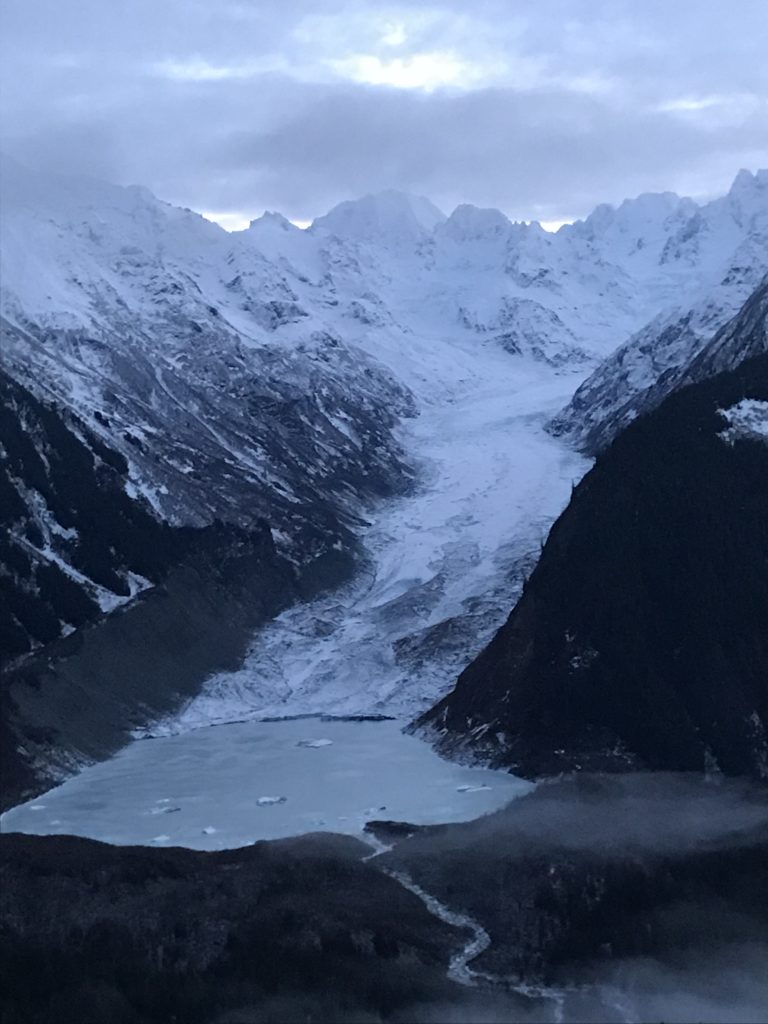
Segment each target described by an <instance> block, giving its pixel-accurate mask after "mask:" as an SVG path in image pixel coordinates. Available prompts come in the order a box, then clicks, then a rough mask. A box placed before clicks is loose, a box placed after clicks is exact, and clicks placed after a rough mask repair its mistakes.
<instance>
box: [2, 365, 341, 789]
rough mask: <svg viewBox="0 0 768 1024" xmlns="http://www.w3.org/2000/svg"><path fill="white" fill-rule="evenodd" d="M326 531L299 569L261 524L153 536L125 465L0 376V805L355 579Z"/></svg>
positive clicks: (121, 735)
mask: <svg viewBox="0 0 768 1024" xmlns="http://www.w3.org/2000/svg"><path fill="white" fill-rule="evenodd" d="M336 529H337V531H338V535H339V536H343V537H345V539H346V547H342V546H341V545H340V550H335V549H332V548H331V549H329V550H326V551H325V553H324V554H323V555H322V556H320V557H318V558H316V559H315V560H314V562H312V563H310V564H308V565H305V566H299V567H297V566H296V565H293V564H291V563H290V562H289V561H288V560H287V559H286V558H285V557H281V556H280V555H279V554H278V552H277V551H276V549H275V545H274V543H273V540H272V535H271V531H270V529H269V526H268V525H267V524H266V523H265V522H264V521H261V520H258V519H254V521H253V522H252V523H251V524H250V526H249V527H247V528H244V527H238V526H235V525H233V524H231V523H230V524H222V523H221V522H214V523H212V524H210V525H208V526H206V527H202V528H200V527H191V526H174V525H171V524H169V523H168V522H164V521H163V520H162V519H160V517H159V516H158V515H157V514H155V513H154V511H153V510H152V508H151V506H150V505H149V504H148V503H147V502H146V501H145V500H143V499H142V498H141V497H139V496H131V494H130V493H129V486H128V466H127V462H126V460H125V458H124V457H123V455H121V454H120V453H119V452H117V451H115V450H114V449H112V448H110V447H108V446H107V445H106V444H104V443H103V442H102V441H100V440H99V439H98V438H97V437H96V435H95V434H94V433H93V432H92V431H90V430H89V429H88V428H87V427H86V426H85V424H84V423H83V422H82V421H81V420H79V419H78V418H77V417H76V416H73V415H72V414H68V413H66V412H65V411H63V410H61V409H59V408H57V407H55V406H53V405H51V404H48V403H45V402H42V401H40V400H39V399H37V398H36V397H35V396H34V395H32V394H31V393H30V392H29V391H28V390H27V389H26V388H24V387H22V386H21V385H19V384H17V383H15V382H14V381H12V380H11V379H10V378H8V377H7V376H6V375H4V374H3V373H2V372H0V709H1V710H2V718H1V719H0V739H1V740H2V742H1V743H0V771H1V773H2V774H1V781H2V796H1V797H0V804H1V805H2V806H3V807H7V806H9V805H11V804H13V803H16V802H18V801H19V800H21V799H23V798H25V797H29V796H32V795H34V794H35V793H36V792H40V791H41V790H42V789H46V788H48V787H49V786H50V785H52V784H54V783H55V782H56V781H60V779H61V778H62V777H64V776H66V775H67V774H71V772H72V771H73V770H75V769H76V768H77V767H78V766H81V765H82V764H83V763H88V762H90V761H92V760H95V759H99V758H103V757H106V756H108V755H109V754H111V753H113V752H114V751H115V750H117V749H119V748H120V747H121V746H122V745H123V744H124V743H125V742H127V741H128V739H129V736H130V730H131V729H133V728H136V727H138V726H141V725H145V724H146V723H147V722H148V721H149V720H150V719H151V718H152V717H153V716H159V715H162V714H167V713H168V712H170V711H172V710H174V709H175V708H177V707H178V705H179V703H180V702H181V701H182V700H183V699H184V697H185V696H190V695H193V694H195V693H196V692H197V690H198V689H199V687H200V685H201V684H202V682H203V679H204V678H205V677H206V676H207V675H208V674H209V673H211V672H212V671H215V670H217V669H227V668H234V667H236V666H237V665H238V664H239V663H240V660H241V659H242V657H243V655H244V653H245V649H246V645H247V642H248V639H249V637H250V636H251V634H252V631H253V629H254V628H256V627H257V626H258V625H260V624H261V623H263V622H264V621H265V620H266V619H268V618H270V617H271V616H273V615H274V614H276V613H277V612H279V611H281V610H282V609H283V608H285V607H286V606H287V605H288V604H290V603H292V602H293V601H295V600H298V599H300V598H302V597H308V596H311V595H312V594H313V593H315V592H316V591H317V590H318V589H320V588H322V587H324V586H332V585H334V584H336V583H338V582H339V581H340V580H341V579H343V578H344V577H345V576H346V575H348V574H349V573H350V572H351V571H352V569H353V567H354V564H355V558H354V548H355V546H354V542H353V541H352V538H351V535H349V533H348V531H345V530H344V528H343V527H341V526H340V525H338V524H337V525H336Z"/></svg>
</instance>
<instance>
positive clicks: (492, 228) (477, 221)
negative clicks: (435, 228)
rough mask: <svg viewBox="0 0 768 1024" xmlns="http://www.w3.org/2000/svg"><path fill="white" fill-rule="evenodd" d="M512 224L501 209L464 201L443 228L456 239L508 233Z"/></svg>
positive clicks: (463, 239)
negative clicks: (473, 204)
mask: <svg viewBox="0 0 768 1024" xmlns="http://www.w3.org/2000/svg"><path fill="white" fill-rule="evenodd" d="M511 226H512V224H511V222H510V220H509V218H508V217H506V216H505V215H504V214H503V213H502V212H501V210H496V209H493V208H482V207H478V206H472V205H470V204H469V203H462V204H461V206H457V207H456V209H455V210H454V211H453V213H452V214H451V215H450V217H449V218H448V219H447V220H446V221H445V223H444V225H443V230H444V232H445V234H446V235H447V236H448V237H449V238H452V239H453V240H454V241H457V242H459V241H465V240H467V239H470V238H487V237H488V236H489V235H502V234H506V233H507V232H508V231H509V229H510V228H511Z"/></svg>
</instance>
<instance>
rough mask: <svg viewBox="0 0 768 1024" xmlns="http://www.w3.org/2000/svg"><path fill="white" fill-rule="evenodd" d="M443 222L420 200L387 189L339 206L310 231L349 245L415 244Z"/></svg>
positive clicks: (429, 204)
mask: <svg viewBox="0 0 768 1024" xmlns="http://www.w3.org/2000/svg"><path fill="white" fill-rule="evenodd" d="M445 219H446V218H445V214H444V213H442V211H440V210H439V209H438V208H437V207H436V206H435V205H434V203H432V202H430V200H429V199H426V198H425V197H424V196H415V195H411V194H410V193H407V192H398V191H396V190H395V189H387V190H386V191H384V192H377V193H375V194H371V195H367V196H363V197H362V198H361V199H351V200H347V201H346V202H343V203H339V204H338V206H334V207H333V209H332V210H330V211H329V212H328V213H327V214H325V216H324V217H318V218H317V219H316V220H315V221H314V222H313V224H312V227H311V229H310V230H312V231H324V232H329V233H331V234H335V235H339V236H340V237H342V238H349V239H352V240H353V241H373V240H379V241H384V242H386V243H389V244H392V243H393V242H413V241H417V240H418V239H420V238H422V237H423V236H424V235H427V234H431V233H432V231H434V229H435V228H436V227H437V225H438V224H441V223H443V221H445Z"/></svg>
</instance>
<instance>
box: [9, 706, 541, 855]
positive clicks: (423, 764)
mask: <svg viewBox="0 0 768 1024" xmlns="http://www.w3.org/2000/svg"><path fill="white" fill-rule="evenodd" d="M402 726H403V723H402V722H400V721H393V720H385V721H343V720H323V719H320V718H317V717H313V718H300V719H293V720H288V721H277V722H274V721H273V722H260V721H250V722H242V723H232V724H228V725H221V726H208V727H205V728H201V729H197V730H194V731H192V732H187V733H183V734H181V735H177V736H164V737H159V738H153V739H147V740H138V741H135V742H133V743H131V744H130V745H129V746H128V747H126V748H125V749H124V750H122V751H121V752H120V753H119V754H117V755H116V756H115V757H113V758H111V759H110V760H109V761H104V762H102V763H100V764H96V765H93V766H91V767H88V768H86V769H84V770H83V771H82V772H81V773H80V774H79V775H77V776H75V777H74V778H72V779H69V780H68V781H66V782H64V783H63V784H62V785H60V786H57V787H56V788H55V789H52V790H50V791H49V792H47V793H45V794H44V795H43V796H40V797H38V798H36V799H34V800H30V801H29V802H28V803H25V804H22V805H20V806H18V807H14V808H12V809H11V810H10V811H7V812H6V813H5V814H4V815H2V817H0V826H1V827H2V830H3V831H4V832H28V833H34V834H38V835H49V834H54V835H57V834H59V835H60V834H70V835H79V836H88V837H90V838H92V839H100V840H102V841H104V842H109V843H117V844H123V845H125V844H140V845H152V846H186V847H190V848H192V849H196V850H221V849H229V848H234V847H238V846H245V845H247V844H249V843H253V842H256V841H257V840H260V839H278V838H284V837H287V836H295V835H301V834H302V833H305V832H315V831H329V832H344V833H348V834H352V835H360V833H361V832H362V830H363V828H364V826H365V824H366V822H368V821H371V820H374V819H387V820H396V821H409V822H413V823H415V824H438V823H441V822H456V821H468V820H471V819H473V818H477V817H479V816H480V815H483V814H488V813H489V812H491V811H495V810H497V809H498V808H500V807H503V806H504V805H505V804H507V803H508V802H509V801H510V800H513V799H514V798H515V797H518V796H521V795H522V794H524V793H526V792H528V791H529V790H530V789H531V788H532V786H531V784H530V783H528V782H526V781H525V780H522V779H518V778H515V776H513V775H509V774H507V773H506V772H499V771H491V770H489V769H484V768H472V767H466V766H463V765H459V764H454V763H452V762H448V761H445V760H443V759H442V758H440V757H438V756H437V754H435V752H434V751H433V750H432V748H431V747H430V746H429V745H428V744H427V743H425V742H423V741H422V740H420V739H417V738H416V737H414V736H410V735H406V734H404V733H403V732H402V731H401V730H402Z"/></svg>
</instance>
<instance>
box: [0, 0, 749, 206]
mask: <svg viewBox="0 0 768 1024" xmlns="http://www.w3.org/2000/svg"><path fill="white" fill-rule="evenodd" d="M1 11H2V13H1V14H0V29H1V30H2V53H0V60H1V65H0V76H2V77H1V81H0V87H1V90H2V91H1V92H0V114H1V116H2V131H3V140H4V141H3V147H4V148H5V149H6V150H7V151H9V152H11V153H13V154H15V155H16V156H18V157H19V158H21V159H22V160H24V161H26V162H27V163H31V164H34V165H36V166H41V167H42V166H44V167H47V168H59V169H61V170H65V171H78V172H79V171H85V172H87V173H90V174H94V175H97V176H100V177H104V178H108V179H110V180H112V181H116V182H120V183H123V184H128V183H139V184H144V185H148V186H149V187H150V188H151V189H152V190H153V191H154V192H155V193H156V194H157V195H159V196H160V197H162V198H164V199H167V200H169V201H171V202H174V203H179V204H181V205H184V206H189V207H192V208H193V209H196V210H200V211H202V212H206V213H209V214H210V213H213V214H216V215H223V214H228V215H230V216H231V217H232V218H233V220H232V223H235V222H236V220H237V219H238V218H244V217H245V218H248V217H250V216H256V215H258V214H260V213H261V212H262V211H263V210H264V209H276V210H280V211H282V212H284V213H285V214H286V215H287V216H289V217H291V218H292V219H295V220H305V219H309V218H311V217H313V216H315V215H316V214H319V213H323V212H325V210H326V209H328V208H329V207H330V206H331V205H332V204H334V203H335V202H337V201H339V200H341V199H346V198H350V197H353V196H357V195H362V194H364V193H366V192H371V191H376V190H379V189H383V188H399V189H405V190H408V191H413V192H418V193H421V194H425V195H428V196H430V197H431V198H432V199H433V200H434V201H435V202H436V203H437V204H438V205H439V206H441V207H443V208H444V209H449V210H450V209H451V208H453V207H454V206H455V205H456V204H457V203H459V202H471V203H475V204H476V205H480V206H497V207H499V208H501V209H503V210H504V211H505V212H506V213H507V214H509V215H510V216H511V217H513V218H517V219H525V220H528V219H532V218H538V219H541V220H545V221H560V220H565V219H572V218H574V217H576V216H581V215H583V214H585V213H587V212H589V210H590V209H591V208H592V207H593V206H594V205H596V204H597V203H598V202H601V201H609V202H616V201H619V200H621V199H622V198H624V197H625V196H628V195H635V194H637V193H639V192H642V191H658V190H664V189H672V190H674V191H678V192H681V193H685V194H688V195H693V196H696V197H704V196H711V195H715V194H719V193H721V192H723V191H725V190H726V189H727V187H728V184H729V183H730V180H731V179H732V178H733V176H734V174H735V173H736V171H737V170H738V169H739V168H740V167H748V168H750V169H753V170H754V169H756V168H757V167H758V166H767V165H768V59H767V58H766V42H767V40H768V2H767V0H729V2H727V3H726V2H725V0H697V2H693V0H663V2H662V0H570V2H568V0H460V2H459V0H438V2H437V3H434V4H429V3H424V2H420V3H415V2H413V3H411V2H401V3H392V4H388V3H386V2H375V3H374V2H373V0H358V2H355V3H339V2H335V0H324V2H323V3H319V2H309V0H2V8H1Z"/></svg>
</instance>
